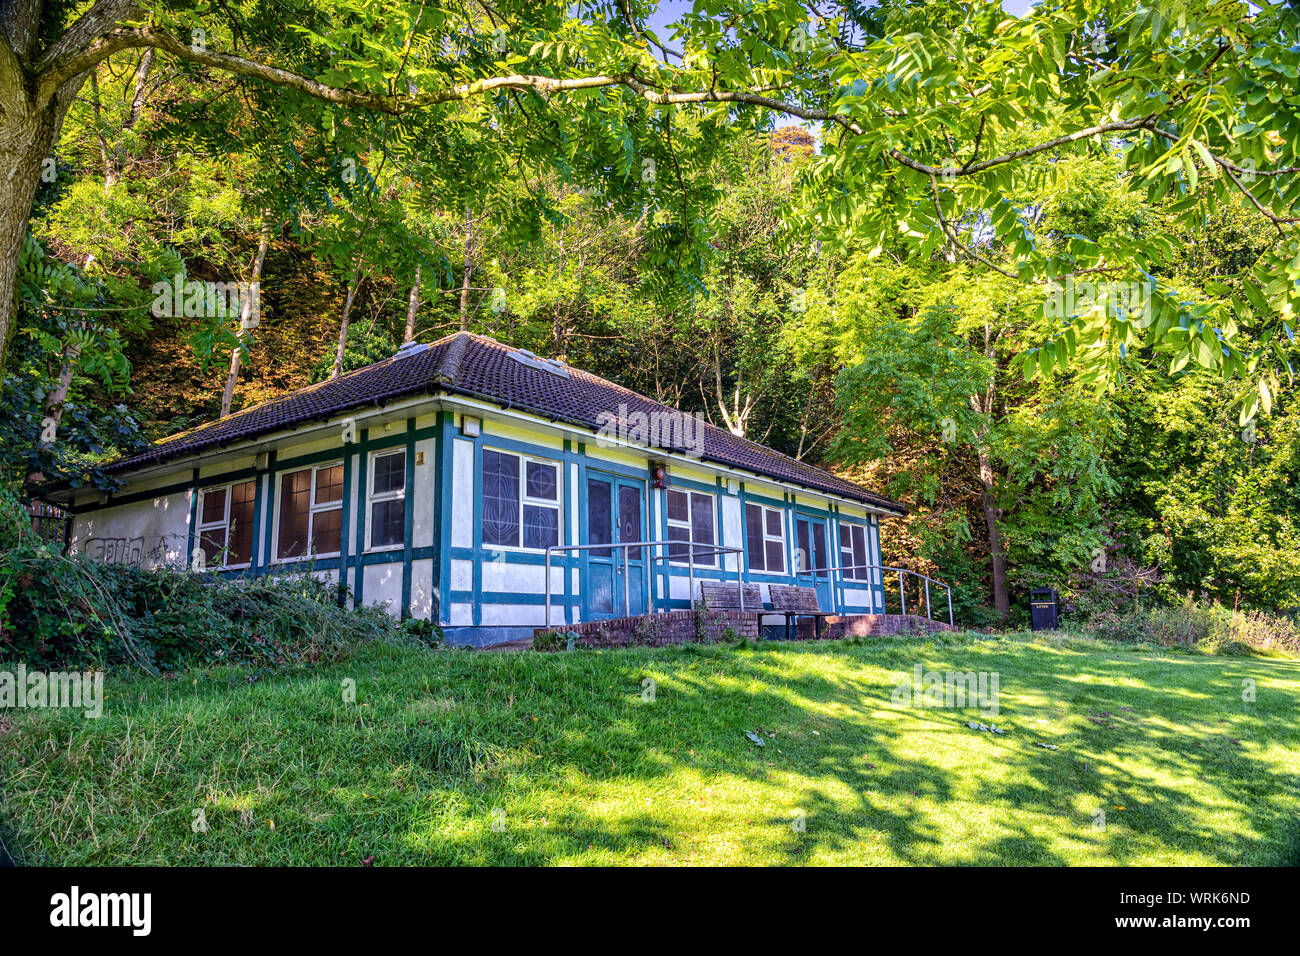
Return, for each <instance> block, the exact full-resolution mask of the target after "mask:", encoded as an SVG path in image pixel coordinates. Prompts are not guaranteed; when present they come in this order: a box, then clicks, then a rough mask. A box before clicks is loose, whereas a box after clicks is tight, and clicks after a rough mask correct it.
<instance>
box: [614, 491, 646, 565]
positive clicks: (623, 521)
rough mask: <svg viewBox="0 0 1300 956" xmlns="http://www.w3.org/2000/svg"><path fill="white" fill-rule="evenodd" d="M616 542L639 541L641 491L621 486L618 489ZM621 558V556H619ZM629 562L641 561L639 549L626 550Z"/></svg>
mask: <svg viewBox="0 0 1300 956" xmlns="http://www.w3.org/2000/svg"><path fill="white" fill-rule="evenodd" d="M618 540H619V541H640V540H642V538H641V489H640V488H629V487H627V486H626V485H621V486H620V487H619V489H618ZM619 557H620V558H621V557H622V555H619ZM627 559H628V560H629V561H640V560H641V549H640V548H637V549H636V550H635V551H634V550H632V549H630V548H629V549H628V552H627Z"/></svg>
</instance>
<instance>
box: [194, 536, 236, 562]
mask: <svg viewBox="0 0 1300 956" xmlns="http://www.w3.org/2000/svg"><path fill="white" fill-rule="evenodd" d="M199 547H201V548H202V549H203V563H204V565H205V566H206V567H209V568H219V567H221V554H222V552H223V551H224V550H225V549H226V529H225V528H213V529H212V530H211V531H204V532H203V533H202V534H200V535H199ZM231 563H232V564H233V563H234V562H233V561H232V562H231Z"/></svg>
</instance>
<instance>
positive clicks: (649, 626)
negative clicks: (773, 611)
mask: <svg viewBox="0 0 1300 956" xmlns="http://www.w3.org/2000/svg"><path fill="white" fill-rule="evenodd" d="M550 630H551V631H552V632H558V633H559V634H562V635H567V634H569V633H574V634H576V635H577V637H576V639H575V640H574V644H576V645H578V646H581V647H630V646H634V645H636V646H642V647H660V646H663V645H665V644H699V643H709V642H712V641H721V640H725V639H728V638H732V637H733V636H734V638H735V639H740V638H744V637H747V638H749V639H750V640H754V639H756V638H757V637H758V614H757V612H753V611H745V612H743V613H742V612H740V611H710V610H703V609H701V610H700V611H667V612H665V613H663V614H642V615H639V616H637V617H617V618H611V619H610V620H607V621H586V622H584V623H582V624H561V625H558V626H556V627H553V628H551V629H550ZM728 631H730V632H731V633H730V634H729V633H728ZM546 633H547V628H544V627H539V628H538V629H537V630H536V631H535V632H534V636H538V635H543V634H546ZM565 646H567V645H566V642H564V641H558V642H554V643H553V645H552V646H551V647H548V648H546V649H547V650H563V649H564V647H565Z"/></svg>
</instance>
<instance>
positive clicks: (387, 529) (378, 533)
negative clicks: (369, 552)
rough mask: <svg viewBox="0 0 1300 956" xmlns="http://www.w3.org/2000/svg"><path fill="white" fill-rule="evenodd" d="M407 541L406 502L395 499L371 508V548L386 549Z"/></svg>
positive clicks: (376, 504) (378, 502) (375, 504)
mask: <svg viewBox="0 0 1300 956" xmlns="http://www.w3.org/2000/svg"><path fill="white" fill-rule="evenodd" d="M405 540H406V501H405V500H404V499H402V498H393V499H391V500H389V501H376V502H374V504H372V505H371V506H370V546H371V547H372V548H386V547H388V546H389V545H394V544H401V543H402V542H403V541H405Z"/></svg>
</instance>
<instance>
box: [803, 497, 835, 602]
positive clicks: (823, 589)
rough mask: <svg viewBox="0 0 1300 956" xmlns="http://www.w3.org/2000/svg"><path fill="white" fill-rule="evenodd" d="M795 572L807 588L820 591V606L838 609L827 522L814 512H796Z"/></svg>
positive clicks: (818, 597) (818, 592) (818, 593)
mask: <svg viewBox="0 0 1300 956" xmlns="http://www.w3.org/2000/svg"><path fill="white" fill-rule="evenodd" d="M794 536H795V549H796V550H795V555H794V560H795V574H796V576H797V577H798V578H799V584H800V585H802V586H803V587H810V588H814V589H816V591H817V606H818V607H820V608H821V609H822V610H823V611H832V610H834V604H833V600H834V597H833V593H832V591H831V572H830V570H829V569H830V567H831V560H830V548H829V547H828V541H829V539H828V538H827V536H826V522H825V521H824V520H823V519H821V518H814V517H812V516H811V515H799V514H797V515H795V519H794Z"/></svg>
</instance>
